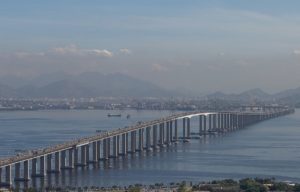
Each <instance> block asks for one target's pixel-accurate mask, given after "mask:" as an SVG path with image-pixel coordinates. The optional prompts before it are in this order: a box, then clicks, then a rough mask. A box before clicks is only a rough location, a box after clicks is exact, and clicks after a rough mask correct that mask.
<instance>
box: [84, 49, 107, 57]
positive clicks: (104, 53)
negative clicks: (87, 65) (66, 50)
mask: <svg viewBox="0 0 300 192" xmlns="http://www.w3.org/2000/svg"><path fill="white" fill-rule="evenodd" d="M83 52H86V53H88V54H91V55H96V56H101V57H112V56H113V53H112V52H110V51H108V50H106V49H102V50H100V49H92V50H83Z"/></svg>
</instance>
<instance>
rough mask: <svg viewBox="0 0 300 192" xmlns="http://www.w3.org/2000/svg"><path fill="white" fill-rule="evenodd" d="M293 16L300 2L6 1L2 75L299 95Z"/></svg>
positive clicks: (0, 20) (298, 16) (299, 16)
mask: <svg viewBox="0 0 300 192" xmlns="http://www.w3.org/2000/svg"><path fill="white" fill-rule="evenodd" d="M299 10H300V1H299V0H280V1H279V0H223V1H221V0H136V1H133V0H126V1H125V0H119V1H115V0H109V1H104V0H103V1H102V0H90V1H83V0H80V1H79V0H49V1H40V0H35V1H34V0H26V1H13V0H2V1H1V6H0V76H7V75H16V76H19V77H26V78H27V77H31V76H37V75H39V74H44V73H52V72H61V71H63V72H66V73H71V74H76V73H80V72H85V71H99V72H102V73H114V72H120V73H125V74H128V75H131V76H134V77H137V78H140V79H144V80H147V81H151V82H154V83H156V84H159V85H161V86H163V87H166V88H171V89H173V88H177V87H178V88H180V87H185V88H186V89H194V90H196V91H198V92H202V93H208V92H213V91H225V92H239V91H243V90H246V89H250V88H256V87H258V88H262V89H264V90H266V91H268V92H276V91H279V90H282V89H287V88H295V87H299V86H300V11H299ZM0 83H2V84H5V82H0Z"/></svg>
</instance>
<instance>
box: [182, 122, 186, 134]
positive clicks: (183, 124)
mask: <svg viewBox="0 0 300 192" xmlns="http://www.w3.org/2000/svg"><path fill="white" fill-rule="evenodd" d="M185 120H186V119H185V117H184V118H183V119H182V129H183V130H182V136H183V139H185V137H186V130H185Z"/></svg>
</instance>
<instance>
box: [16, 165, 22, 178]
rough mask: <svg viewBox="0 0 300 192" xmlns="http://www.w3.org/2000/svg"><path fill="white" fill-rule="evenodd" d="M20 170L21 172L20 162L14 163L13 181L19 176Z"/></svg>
mask: <svg viewBox="0 0 300 192" xmlns="http://www.w3.org/2000/svg"><path fill="white" fill-rule="evenodd" d="M20 172H21V163H16V164H15V181H16V180H19V179H20V178H21V177H20Z"/></svg>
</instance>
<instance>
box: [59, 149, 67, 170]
mask: <svg viewBox="0 0 300 192" xmlns="http://www.w3.org/2000/svg"><path fill="white" fill-rule="evenodd" d="M60 164H61V168H62V169H65V168H66V151H62V152H61V154H60Z"/></svg>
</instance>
